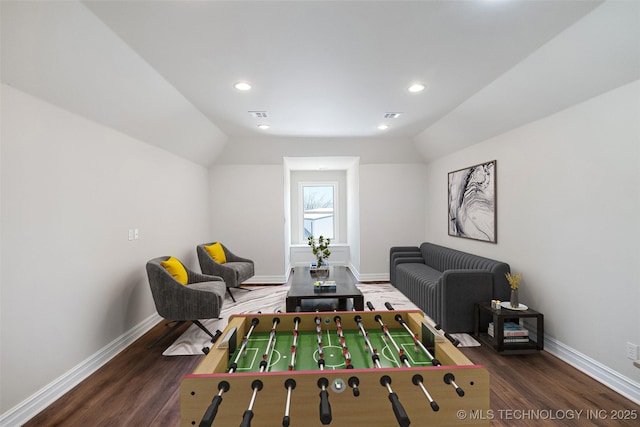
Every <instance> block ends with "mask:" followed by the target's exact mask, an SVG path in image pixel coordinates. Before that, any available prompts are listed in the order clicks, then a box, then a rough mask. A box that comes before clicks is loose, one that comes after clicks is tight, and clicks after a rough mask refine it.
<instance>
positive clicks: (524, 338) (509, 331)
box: [487, 322, 529, 344]
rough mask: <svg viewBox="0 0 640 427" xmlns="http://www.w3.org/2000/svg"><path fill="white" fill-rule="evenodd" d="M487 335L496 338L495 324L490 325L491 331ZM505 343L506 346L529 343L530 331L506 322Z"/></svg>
mask: <svg viewBox="0 0 640 427" xmlns="http://www.w3.org/2000/svg"><path fill="white" fill-rule="evenodd" d="M487 333H488V334H489V336H491V337H495V331H494V328H493V322H490V323H489V329H488V330H487ZM503 336H504V343H505V344H518V343H528V342H529V330H528V329H525V328H523V327H522V326H520V325H519V324H517V323H514V322H504V335H503Z"/></svg>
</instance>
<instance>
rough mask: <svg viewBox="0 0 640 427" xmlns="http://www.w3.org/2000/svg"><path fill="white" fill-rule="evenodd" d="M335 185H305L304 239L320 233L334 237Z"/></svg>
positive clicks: (303, 194)
mask: <svg viewBox="0 0 640 427" xmlns="http://www.w3.org/2000/svg"><path fill="white" fill-rule="evenodd" d="M333 194H334V192H333V186H332V185H328V186H304V187H303V188H302V196H303V202H302V203H303V215H304V218H303V221H304V236H303V237H304V239H305V240H306V239H307V238H308V237H309V236H311V235H313V236H315V237H318V236H320V235H322V236H324V237H327V238H330V239H333V238H334V236H333V230H334V226H333V220H334V217H333Z"/></svg>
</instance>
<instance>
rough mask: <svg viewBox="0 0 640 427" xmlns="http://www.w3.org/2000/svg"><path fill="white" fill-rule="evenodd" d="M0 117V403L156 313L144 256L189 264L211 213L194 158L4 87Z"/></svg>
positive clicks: (28, 391)
mask: <svg viewBox="0 0 640 427" xmlns="http://www.w3.org/2000/svg"><path fill="white" fill-rule="evenodd" d="M1 115H2V122H3V123H2V134H1V144H2V145H1V153H2V154H1V161H2V169H1V173H2V181H1V182H2V192H1V200H2V203H1V206H2V227H1V232H2V252H1V253H2V260H1V283H0V289H1V292H2V298H1V302H0V304H1V314H0V332H1V336H0V345H1V347H2V352H1V359H0V361H1V366H0V368H1V369H0V370H1V371H2V381H1V392H0V394H1V396H2V402H1V408H0V411H1V412H2V413H5V412H6V411H8V410H9V409H10V408H12V407H14V406H15V405H18V404H19V403H20V402H21V401H23V400H25V399H27V398H28V397H30V396H31V395H33V394H34V393H36V392H38V391H39V390H41V389H42V388H44V387H45V386H47V385H50V383H51V382H52V381H54V380H56V379H57V378H58V377H59V376H61V375H63V374H64V373H66V372H68V371H70V370H72V369H73V368H74V367H76V366H77V365H79V364H81V362H83V361H85V360H86V359H87V358H91V357H93V356H94V355H95V353H96V352H99V351H100V349H103V348H104V347H105V346H107V345H109V344H110V343H112V342H113V340H116V339H118V337H121V336H122V335H123V334H125V333H127V332H129V331H131V330H132V329H134V328H135V327H136V326H138V325H140V324H141V323H143V322H145V320H148V319H149V318H150V317H152V318H153V316H154V315H155V313H156V311H155V307H154V304H153V300H152V298H151V292H150V291H149V285H148V282H147V278H146V272H145V263H146V261H147V260H148V259H150V258H153V257H156V256H161V255H168V254H173V255H175V256H177V257H179V258H180V259H182V260H183V261H184V262H185V263H187V264H188V265H190V266H191V267H195V266H196V265H197V262H196V256H195V245H196V244H197V243H198V241H199V240H201V239H202V237H203V236H207V235H209V234H210V233H209V226H210V223H209V217H210V215H209V204H208V200H207V198H206V197H203V195H206V194H208V184H209V182H208V178H207V170H206V169H205V168H203V167H201V166H198V165H196V164H195V163H192V162H190V161H187V160H184V159H181V158H179V157H177V156H175V155H173V154H170V153H168V152H165V151H163V150H160V149H158V148H154V147H152V146H150V145H147V144H144V143H141V142H139V141H137V140H135V139H132V138H130V137H128V136H125V135H123V134H121V133H118V132H115V131H113V130H111V129H108V128H106V127H104V126H102V125H99V124H96V123H94V122H91V121H88V120H86V119H84V118H81V117H79V116H76V115H74V114H72V113H69V112H67V111H64V110H61V109H59V108H58V107H55V106H52V105H51V104H47V103H45V102H43V101H41V100H39V99H37V98H34V97H32V96H30V95H27V94H25V93H23V92H20V91H18V90H16V89H13V88H12V87H10V86H6V85H3V86H2V111H1ZM130 228H138V229H139V230H140V239H139V240H134V241H129V240H128V229H130ZM143 332H144V331H143ZM72 385H73V384H72ZM54 397H56V396H54Z"/></svg>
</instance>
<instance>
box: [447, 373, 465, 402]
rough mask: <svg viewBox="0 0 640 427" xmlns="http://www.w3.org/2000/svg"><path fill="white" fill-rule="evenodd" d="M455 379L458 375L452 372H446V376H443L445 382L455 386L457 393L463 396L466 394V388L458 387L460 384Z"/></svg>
mask: <svg viewBox="0 0 640 427" xmlns="http://www.w3.org/2000/svg"><path fill="white" fill-rule="evenodd" d="M455 379H456V377H454V376H453V374H452V373H451V372H448V373H446V374H445V375H444V378H443V380H444V382H445V384H451V385H452V386H453V388H454V389H455V390H456V393H458V396H460V397H463V396H464V390H462V389H461V388H460V387H458V384H456V381H455Z"/></svg>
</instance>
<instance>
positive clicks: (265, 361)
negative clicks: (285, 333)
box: [260, 317, 280, 373]
mask: <svg viewBox="0 0 640 427" xmlns="http://www.w3.org/2000/svg"><path fill="white" fill-rule="evenodd" d="M278 323H280V318H279V317H274V318H273V326H272V327H271V332H270V333H269V341H268V342H267V348H266V349H265V351H264V354H263V355H262V361H261V362H260V373H262V372H264V371H266V370H267V368H268V367H269V362H270V361H271V353H272V352H273V349H271V345H272V344H273V348H275V347H276V345H275V341H276V327H277V326H278Z"/></svg>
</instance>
